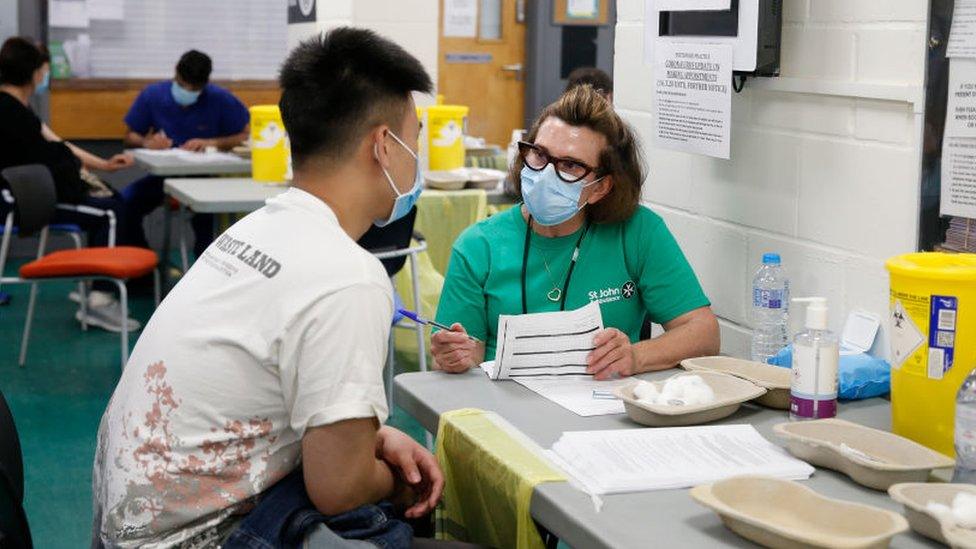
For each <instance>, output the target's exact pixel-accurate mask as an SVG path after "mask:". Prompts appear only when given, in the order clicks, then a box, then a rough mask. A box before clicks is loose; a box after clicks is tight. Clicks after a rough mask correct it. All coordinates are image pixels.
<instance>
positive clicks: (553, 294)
mask: <svg viewBox="0 0 976 549" xmlns="http://www.w3.org/2000/svg"><path fill="white" fill-rule="evenodd" d="M539 251H542V250H539ZM542 264H543V265H545V267H546V273H547V274H548V275H549V283H550V284H552V289H551V290H549V293H547V294H546V298H547V299H548V300H549V301H552V302H553V303H559V300H560V299H562V297H563V289H562V288H560V287H559V284H558V283H556V277H554V276H552V269H550V268H549V258H548V257H547V256H546V252H542ZM570 265H572V261H570ZM568 275H569V267H566V274H565V275H563V276H562V278H563V279H565V278H566V276H568Z"/></svg>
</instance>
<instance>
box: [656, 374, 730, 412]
mask: <svg viewBox="0 0 976 549" xmlns="http://www.w3.org/2000/svg"><path fill="white" fill-rule="evenodd" d="M713 400H715V392H714V391H712V388H711V387H710V386H709V385H708V384H707V383H705V380H703V379H702V378H701V377H700V376H694V375H692V376H677V377H673V378H671V379H669V380H667V381H666V382H665V383H664V387H663V388H662V389H661V393H660V394H659V395H658V397H657V399H656V402H655V404H659V405H671V406H697V405H700V404H708V403H709V402H712V401H713Z"/></svg>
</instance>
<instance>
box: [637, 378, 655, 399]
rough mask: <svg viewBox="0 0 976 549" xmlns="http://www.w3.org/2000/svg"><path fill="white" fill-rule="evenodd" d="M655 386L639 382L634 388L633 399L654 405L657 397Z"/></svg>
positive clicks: (642, 381)
mask: <svg viewBox="0 0 976 549" xmlns="http://www.w3.org/2000/svg"><path fill="white" fill-rule="evenodd" d="M658 394H659V393H658V390H657V386H656V385H654V384H653V383H648V382H646V381H644V380H639V381H638V382H637V386H636V387H634V398H636V399H637V400H645V401H647V402H650V403H652V404H653V403H654V402H655V400H656V399H657V396H658Z"/></svg>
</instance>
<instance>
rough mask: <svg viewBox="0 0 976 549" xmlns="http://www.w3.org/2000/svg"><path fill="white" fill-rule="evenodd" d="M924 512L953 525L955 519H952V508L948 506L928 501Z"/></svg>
mask: <svg viewBox="0 0 976 549" xmlns="http://www.w3.org/2000/svg"><path fill="white" fill-rule="evenodd" d="M925 510H926V511H928V512H929V513H931V514H933V515H935V517H936V518H938V519H939V520H948V521H950V522H953V523H955V519H954V518H953V517H952V508H951V507H949V506H948V505H945V504H942V503H937V502H934V501H930V502H928V504H926V505H925Z"/></svg>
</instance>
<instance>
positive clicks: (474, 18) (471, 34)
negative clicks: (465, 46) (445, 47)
mask: <svg viewBox="0 0 976 549" xmlns="http://www.w3.org/2000/svg"><path fill="white" fill-rule="evenodd" d="M443 35H444V36H445V37H453V38H475V37H477V36H478V0H444V31H443Z"/></svg>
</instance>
